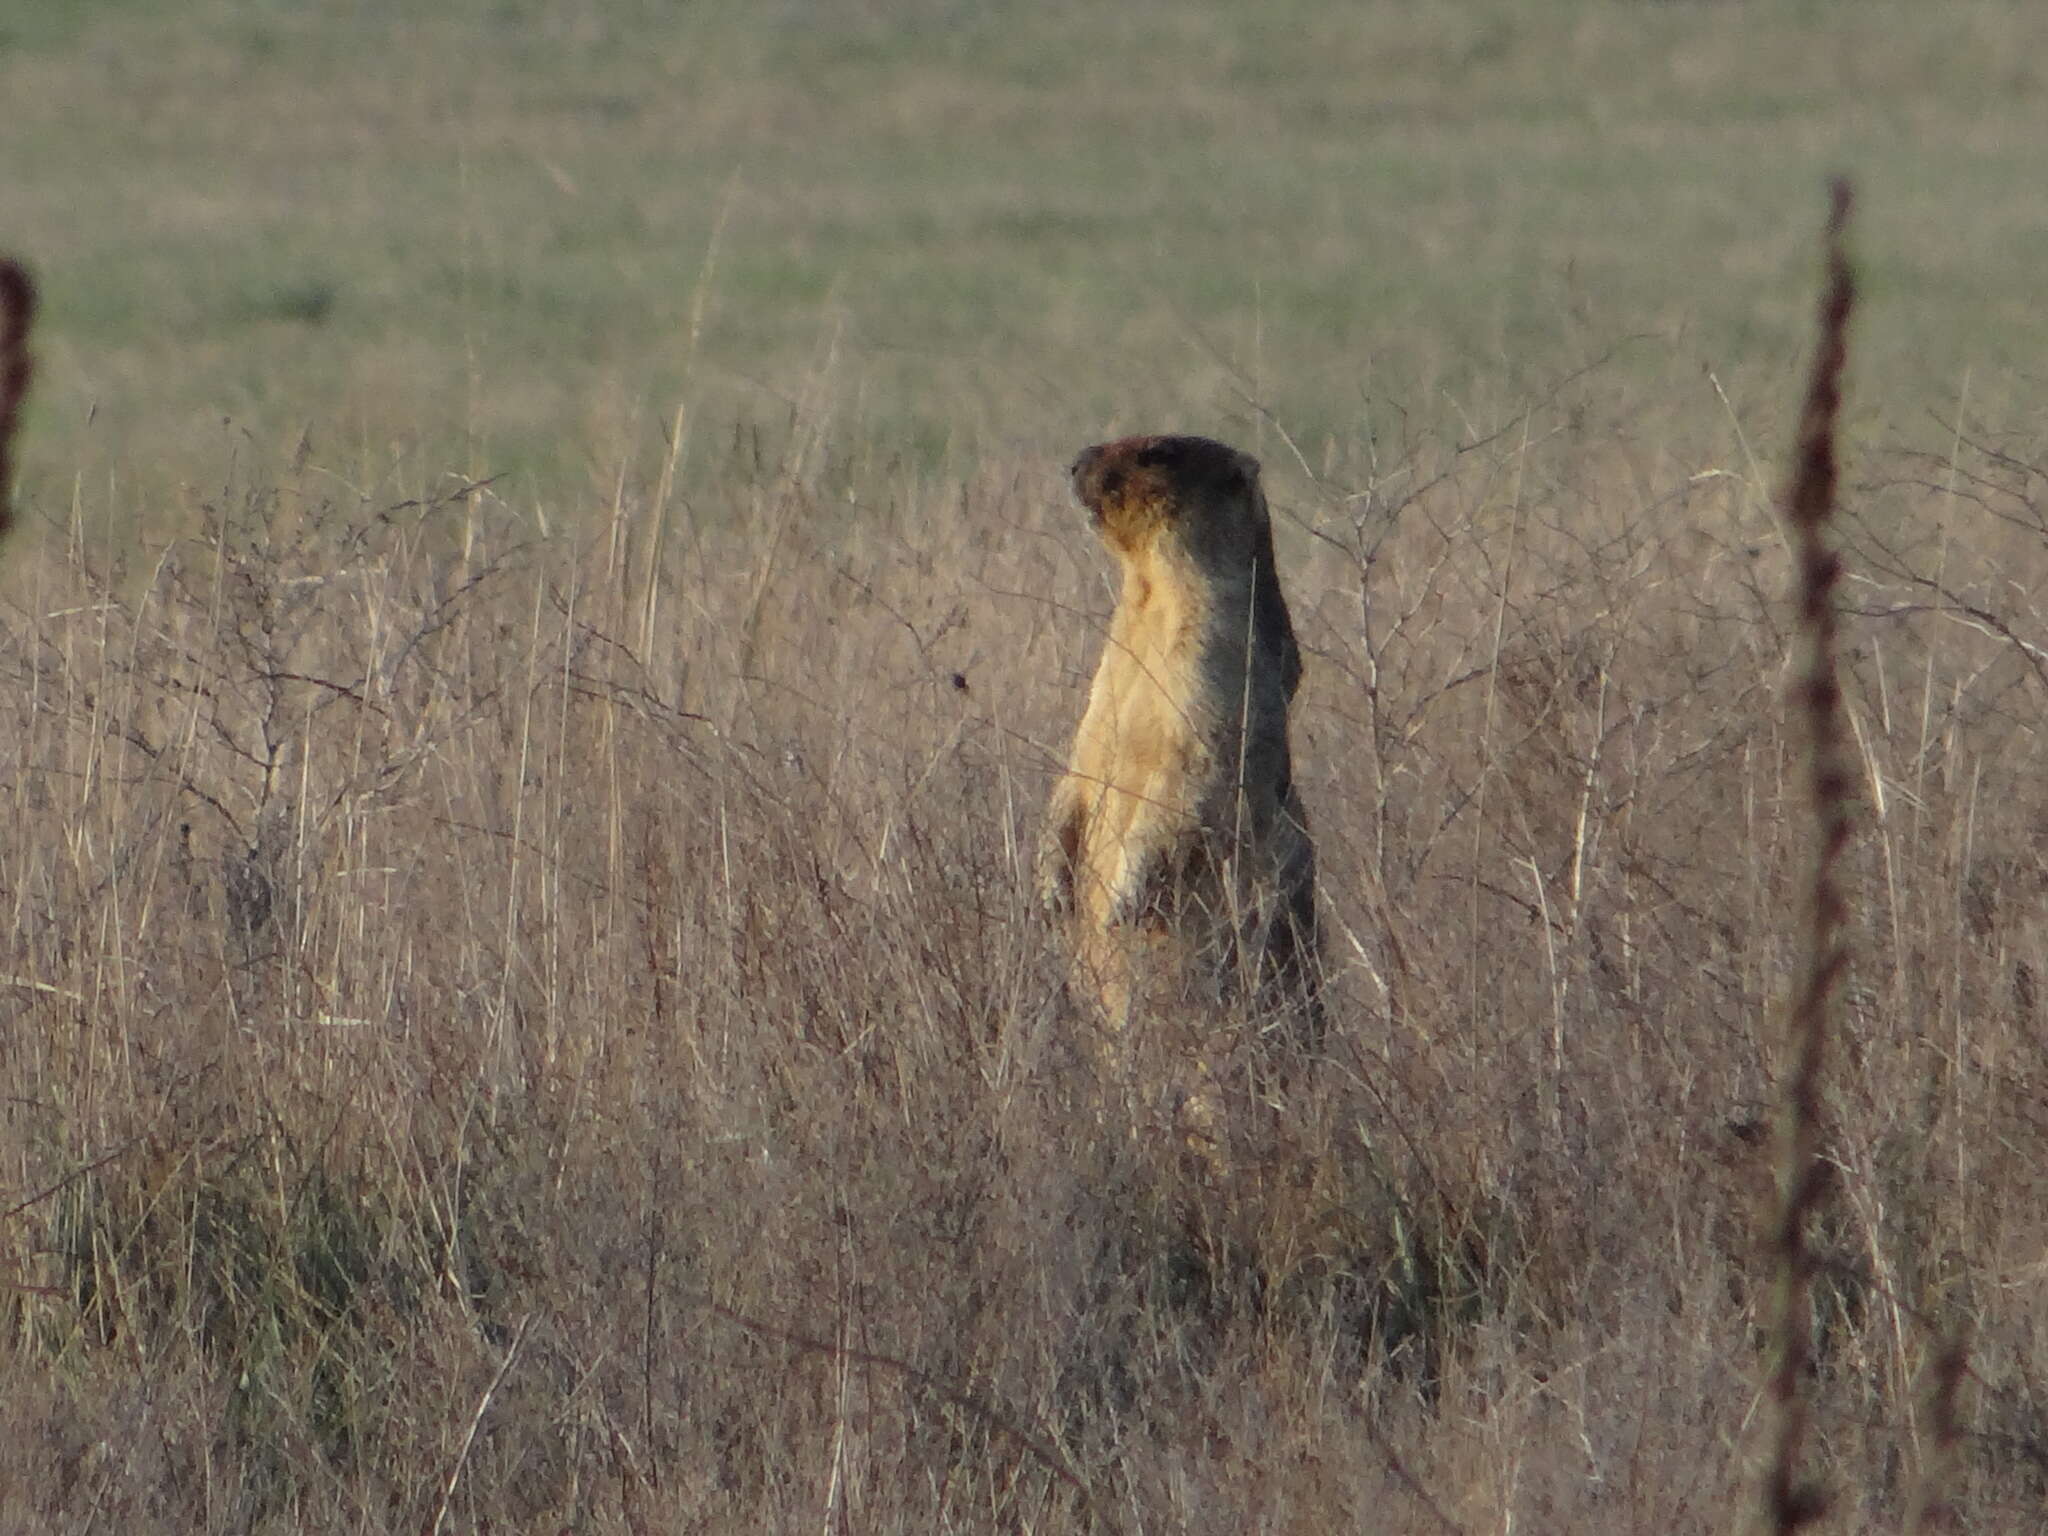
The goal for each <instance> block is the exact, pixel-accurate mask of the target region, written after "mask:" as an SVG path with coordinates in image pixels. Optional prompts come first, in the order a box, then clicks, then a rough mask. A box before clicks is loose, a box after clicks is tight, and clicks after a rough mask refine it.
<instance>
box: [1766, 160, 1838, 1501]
mask: <svg viewBox="0 0 2048 1536" xmlns="http://www.w3.org/2000/svg"><path fill="white" fill-rule="evenodd" d="M1832 190H1833V209H1832V212H1831V213H1830V215H1829V218H1828V229H1827V283H1826V286H1825V288H1824V289H1823V290H1822V293H1821V302H1820V344H1819V347H1818V348H1817V350H1816V351H1815V353H1814V359H1813V372H1812V375H1811V376H1810V378H1809V379H1808V382H1807V387H1806V401H1805V405H1804V406H1803V408H1802V410H1801V413H1800V419H1799V439H1798V443H1797V447H1796V456H1795V459H1794V462H1793V470H1792V482H1791V485H1790V486H1789V487H1788V488H1787V490H1786V494H1785V516H1786V521H1787V522H1788V523H1789V524H1790V525H1791V530H1792V537H1793V541H1794V554H1795V557H1796V559H1797V562H1798V578H1797V579H1798V605H1799V626H1798V634H1799V642H1798V643H1799V646H1800V649H1801V651H1802V653H1803V654H1802V657H1801V661H1800V666H1799V670H1798V677H1797V684H1796V687H1797V699H1798V710H1799V713H1800V714H1801V715H1802V716H1803V718H1804V719H1805V722H1806V735H1807V740H1806V751H1805V766H1806V783H1807V794H1808V796H1809V798H1810V800H1811V803H1812V807H1813V817H1814V824H1815V827H1816V829H1817V831H1818V837H1817V839H1816V843H1817V846H1816V848H1815V852H1814V860H1813V872H1812V883H1811V886H1810V889H1809V896H1808V903H1807V913H1806V921H1807V935H1806V944H1807V954H1806V961H1805V965H1804V967H1803V971H1802V974H1801V976H1800V978H1799V984H1798V990H1797V993H1796V994H1795V996H1794V998H1793V1001H1792V1008H1791V1012H1790V1016H1789V1020H1788V1024H1789V1032H1790V1039H1789V1040H1788V1042H1787V1045H1788V1047H1789V1055H1790V1063H1789V1067H1788V1069H1787V1071H1786V1075H1785V1079H1784V1085H1783V1094H1782V1102H1781V1104H1780V1109H1779V1114H1780V1121H1779V1130H1778V1204H1777V1210H1776V1213H1775V1216H1774V1219H1773V1221H1772V1224H1771V1233H1770V1244H1771V1256H1772V1265H1773V1269H1774V1272H1775V1288H1776V1296H1775V1303H1774V1308H1773V1316H1772V1319H1771V1333H1770V1339H1771V1354H1772V1359H1771V1369H1770V1378H1769V1381H1768V1383H1767V1387H1768V1391H1769V1395H1770V1401H1771V1405H1772V1408H1773V1412H1774V1423H1773V1426H1772V1444H1771V1459H1770V1465H1769V1469H1768V1471H1767V1473H1766V1475H1765V1480H1764V1485H1763V1489H1762V1515H1763V1520H1764V1525H1765V1528H1766V1529H1767V1530H1770V1531H1774V1532H1791V1531H1797V1530H1799V1529H1800V1528H1801V1527H1803V1526H1805V1525H1808V1524H1810V1523H1811V1522H1813V1521H1814V1520H1816V1519H1817V1518H1819V1516H1820V1514H1821V1512H1822V1510H1823V1508H1824V1507H1825V1503H1826V1500H1825V1496H1824V1494H1823V1492H1822V1489H1821V1486H1820V1484H1819V1483H1818V1482H1817V1481H1815V1480H1813V1479H1810V1478H1803V1477H1802V1476H1801V1475H1800V1470H1799V1454H1800V1448H1801V1445H1802V1443H1803V1442H1804V1440H1805V1437H1806V1425H1807V1417H1808V1404H1807V1400H1806V1374H1807V1367H1808V1365H1809V1363H1810V1361H1811V1359H1812V1354H1813V1339H1812V1318H1811V1314H1810V1310H1809V1309H1810V1306H1811V1297H1810V1292H1811V1288H1812V1278H1813V1269H1814V1257H1813V1252H1812V1250H1811V1249H1810V1248H1809V1247H1808V1245H1807V1240H1806V1227H1807V1222H1808V1220H1809V1219H1810V1218H1811V1217H1812V1215H1813V1213H1814V1211H1815V1209H1816V1208H1817V1207H1818V1205H1819V1203H1820V1198H1821V1193H1822V1190H1823V1187H1824V1185H1825V1182H1826V1170H1825V1166H1824V1164H1823V1161H1822V1158H1821V1152H1820V1117H1821V1066H1822V1059H1823V1056H1824V1054H1825V1051H1826V1046H1827V1036H1828V1024H1829V1017H1830V1015H1831V1014H1832V1013H1833V1011H1834V1009H1835V1005H1836V998H1837V996H1838V994H1839V992H1840V990H1841V984H1842V977H1843V975H1844V973H1845V972H1846V970H1847V968H1848V962H1849V952H1848V946H1847V943H1846V942H1845V940H1844V937H1843V928H1844V925H1845V922H1846V919H1847V915H1848V905H1847V902H1846V901H1845V899H1844V897H1843V894H1842V889H1841V884H1840V875H1839V866H1840V864H1841V859H1842V853H1843V850H1844V849H1845V848H1846V847H1847V846H1848V842H1849V786H1850V782H1851V780H1850V772H1851V769H1850V761H1849V753H1848V748H1847V745H1846V743H1845V740H1844V735H1843V729H1842V685H1841V680H1840V678H1839V677H1838V675H1837V673H1836V668H1835V606H1834V603H1835V598H1834V592H1835V583H1836V581H1837V580H1838V579H1839V577H1840V575H1841V557H1840V556H1839V555H1837V554H1836V553H1835V551H1834V548H1833V547H1832V545H1831V543H1830V541H1829V538H1828V524H1829V522H1830V520H1831V519H1832V518H1833V516H1834V510H1835V481H1836V465H1835V424H1836V420H1837V418H1838V417H1839V416H1840V414H1841V405H1842V368H1843V365H1844V364H1845V363H1846V362H1847V360H1848V355H1849V344H1848V327H1849V312H1850V310H1851V308H1852V307H1853V306H1854V303H1855V296H1856V283H1855V276H1854V274H1853V273H1852V272H1851V270H1850V267H1849V258H1848V254H1847V252H1846V250H1845V247H1844V239H1843V236H1844V231H1845V230H1846V228H1847V225H1848V221H1849V204H1850V188H1849V182H1848V181H1847V179H1846V178H1837V179H1836V181H1835V182H1834V186H1833V189H1832Z"/></svg>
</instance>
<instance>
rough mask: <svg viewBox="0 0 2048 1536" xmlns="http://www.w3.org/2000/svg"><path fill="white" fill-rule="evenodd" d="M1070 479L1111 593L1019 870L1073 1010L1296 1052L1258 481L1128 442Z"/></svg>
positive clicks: (1217, 463) (1307, 1029)
mask: <svg viewBox="0 0 2048 1536" xmlns="http://www.w3.org/2000/svg"><path fill="white" fill-rule="evenodd" d="M1072 477H1073V486H1074V493H1075V495H1076V496H1077V497H1078V498H1079V499H1080V501H1081V503H1082V505H1083V506H1085V507H1086V508H1087V509H1088V510H1089V512H1090V513H1092V514H1093V517H1094V522H1095V527H1096V531H1097V532H1098V533H1100V534H1101V536H1102V540H1103V542H1104V543H1105V544H1107V545H1108V546H1109V549H1110V552H1111V553H1112V554H1114V555H1115V556H1116V558H1117V562H1118V564H1119V565H1120V566H1121V567H1122V575H1123V591H1122V593H1121V595H1120V596H1119V597H1118V599H1117V606H1116V614H1115V617H1114V618H1113V619H1112V620H1111V621H1110V628H1109V638H1108V640H1107V641H1106V642H1105V643H1104V645H1103V648H1102V661H1101V664H1100V665H1099V666H1098V667H1097V669H1096V673H1095V683H1094V686H1093V687H1092V689H1091V690H1090V691H1089V695H1088V709H1087V713H1086V714H1085V715H1083V716H1082V719H1081V726H1080V730H1079V731H1078V732H1077V733H1076V735H1075V738H1074V751H1073V757H1072V760H1071V762H1070V764H1069V765H1068V768H1067V771H1066V773H1065V774H1064V775H1063V776H1062V777H1061V779H1060V781H1059V783H1058V785H1057V786H1056V787H1055V788H1054V790H1053V794H1052V804H1051V808H1050V811H1049V813H1048V816H1047V823H1046V828H1045V835H1044V839H1043V842H1042V844H1041V847H1040V851H1039V885H1040V892H1041V894H1042V896H1043V897H1044V899H1045V901H1046V903H1047V905H1048V906H1049V907H1050V908H1051V909H1052V910H1054V911H1055V912H1056V913H1059V914H1061V915H1063V916H1066V917H1067V918H1068V919H1069V920H1070V921H1071V923H1072V926H1073V930H1074V947H1075V957H1074V958H1075V971H1074V984H1075V990H1076V991H1077V992H1080V993H1082V994H1084V995H1086V996H1090V997H1093V998H1094V999H1097V1000H1099V1002H1100V1004H1101V1007H1102V1012H1103V1015H1104V1023H1106V1024H1107V1025H1108V1026H1109V1028H1110V1029H1111V1030H1112V1031H1122V1030H1123V1029H1124V1028H1125V1027H1126V1026H1127V1025H1130V1024H1131V1023H1132V1022H1133V1021H1134V1020H1136V1019H1138V1018H1140V1017H1143V1016H1146V1015H1149V1014H1151V1013H1152V1012H1153V1011H1155V1009H1156V1010H1158V1011H1160V1012H1162V1013H1164V1012H1173V1011H1178V1012H1179V1013H1180V1015H1181V1016H1183V1017H1185V1012H1186V1010H1185V1009H1184V1008H1180V1009H1178V1010H1176V1006H1175V1005H1176V1004H1182V1005H1184V1004H1186V1003H1188V1002H1194V1003H1197V1004H1216V1003H1221V1004H1235V1005H1237V1006H1239V1007H1243V1006H1245V1005H1247V1004H1248V1005H1250V1007H1251V1008H1252V1009H1253V1010H1254V1011H1256V1012H1263V1011H1266V1010H1269V1009H1272V1010H1281V1009H1285V1010H1290V1011H1291V1012H1292V1013H1293V1014H1294V1016H1295V1019H1296V1022H1297V1027H1298V1029H1299V1032H1300V1033H1301V1034H1303V1035H1306V1036H1307V1038H1308V1040H1309V1042H1310V1043H1311V1044H1313V1043H1314V1040H1315V1037H1316V1036H1317V1035H1318V1034H1319V1032H1320V1014H1319V1011H1318V1008H1317V1004H1316V998H1315V987H1316V978H1317V970H1316V909H1315V852H1314V849H1313V847H1312V845H1311V844H1310V842H1309V837H1308V823H1307V819H1306V817H1305V816H1304V815H1303V813H1302V808H1301V800H1300V797H1299V796H1298V795H1297V794H1296V793H1295V790H1294V776H1293V765H1292V759H1291V756H1290V754H1289V751H1288V745H1287V710H1288V705H1289V703H1290V702H1291V701H1292V699H1293V697H1294V690H1295V687H1296V685H1297V684H1298V683H1299V682H1300V680H1301V655H1300V651H1299V649H1298V648H1297V647H1296V644H1295V639H1294V626H1293V624H1292V623H1291V622H1290V621H1289V619H1288V615H1287V602H1286V600H1285V599H1284V598H1283V597H1282V596H1281V594H1280V580H1279V576H1278V575H1277V573H1276V572H1275V571H1274V568H1273V526H1272V520H1271V517H1270V515H1269V514H1268V512H1267V510H1266V498H1265V495H1264V493H1263V492H1261V491H1260V489H1259V463H1258V460H1256V459H1254V458H1252V457H1251V456H1250V455H1249V454H1244V453H1239V452H1237V451H1236V450H1235V449H1232V448H1228V447H1226V446H1224V445H1223V444H1222V443H1217V442H1212V441H1210V440H1209V439H1208V438H1204V437H1127V438H1124V439H1122V440H1121V441H1119V442H1114V443H1106V444H1104V445H1102V446H1100V447H1096V448H1090V449H1088V450H1087V451H1086V452H1084V453H1083V454H1082V455H1081V456H1080V457H1079V458H1078V459H1076V460H1075V461H1074V465H1073V470H1072ZM1203 1012H1204V1013H1205V1014H1206V1015H1207V1016H1208V1017H1210V1018H1213V1017H1214V1015H1215V1014H1216V1012H1217V1010H1216V1009H1215V1008H1214V1007H1207V1008H1205V1009H1204V1010H1203ZM1199 1067H1200V1070H1201V1071H1202V1072H1204V1073H1206V1072H1207V1065H1206V1063H1201V1064H1199ZM1204 1097H1207V1095H1206V1094H1204Z"/></svg>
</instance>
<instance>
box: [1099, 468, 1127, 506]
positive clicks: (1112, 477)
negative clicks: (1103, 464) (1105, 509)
mask: <svg viewBox="0 0 2048 1536" xmlns="http://www.w3.org/2000/svg"><path fill="white" fill-rule="evenodd" d="M1123 488H1124V472H1123V471H1122V470H1120V469H1105V470H1104V471H1103V472H1102V478H1101V479H1100V480H1099V481H1097V482H1096V492H1097V494H1098V495H1100V496H1101V497H1103V499H1104V500H1107V499H1109V498H1110V497H1113V496H1118V495H1121V494H1122V492H1123Z"/></svg>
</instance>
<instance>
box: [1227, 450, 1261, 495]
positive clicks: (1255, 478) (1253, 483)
mask: <svg viewBox="0 0 2048 1536" xmlns="http://www.w3.org/2000/svg"><path fill="white" fill-rule="evenodd" d="M1233 453H1234V454H1235V456H1236V460H1237V472H1238V474H1240V475H1242V476H1243V477H1244V488H1245V489H1246V490H1248V491H1256V490H1257V489H1258V488H1259V468H1260V466H1259V461H1258V460H1257V459H1255V458H1253V457H1252V456H1251V455H1250V454H1248V453H1246V452H1245V451H1244V450H1243V449H1241V448H1239V449H1234V450H1233Z"/></svg>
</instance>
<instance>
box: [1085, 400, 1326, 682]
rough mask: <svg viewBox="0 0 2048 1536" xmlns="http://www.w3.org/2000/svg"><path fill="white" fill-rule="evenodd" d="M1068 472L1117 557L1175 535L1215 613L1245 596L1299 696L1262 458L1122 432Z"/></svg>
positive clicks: (1140, 552)
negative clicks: (1217, 601)
mask: <svg viewBox="0 0 2048 1536" xmlns="http://www.w3.org/2000/svg"><path fill="white" fill-rule="evenodd" d="M1068 473H1069V474H1070V475H1071V476H1072V478H1073V482H1074V495H1075V496H1076V497H1077V498H1078V499H1079V500H1080V502H1081V505H1082V506H1084V507H1086V508H1087V509H1088V511H1089V513H1090V514H1091V515H1092V516H1093V517H1094V519H1095V531H1096V532H1097V533H1099V534H1101V535H1102V539H1103V542H1104V543H1105V544H1107V545H1108V546H1109V547H1110V549H1111V550H1113V551H1114V552H1115V554H1116V557H1117V559H1118V561H1119V562H1122V563H1124V564H1125V565H1126V566H1127V567H1128V566H1130V565H1131V564H1132V563H1133V562H1139V561H1143V560H1144V557H1145V556H1147V555H1148V554H1150V553H1152V552H1153V551H1155V550H1156V549H1157V548H1158V546H1159V544H1160V543H1161V541H1162V540H1171V541H1172V542H1173V543H1174V544H1175V545H1177V546H1178V548H1179V550H1180V551H1181V553H1182V554H1183V555H1184V556H1185V557H1186V558H1187V559H1188V560H1189V561H1191V562H1192V563H1193V565H1194V566H1195V568H1196V569H1197V570H1198V571H1199V572H1201V578H1202V584H1203V587H1204V588H1205V590H1206V591H1207V593H1208V595H1209V596H1210V597H1211V599H1212V600H1213V599H1220V600H1221V603H1220V606H1218V607H1217V608H1216V609H1215V612H1216V613H1217V614H1218V615H1219V617H1220V616H1221V615H1223V614H1225V613H1229V614H1233V615H1234V614H1235V613H1236V612H1238V611H1240V610H1239V609H1238V606H1237V605H1238V604H1240V603H1242V604H1244V605H1246V606H1247V607H1248V609H1249V616H1250V624H1251V636H1252V643H1253V647H1254V649H1255V650H1256V651H1257V652H1258V653H1260V654H1262V655H1265V656H1268V657H1271V658H1272V660H1273V661H1274V664H1275V666H1276V667H1277V675H1278V677H1279V679H1280V682H1281V685H1282V687H1283V688H1284V689H1285V691H1286V696H1287V697H1288V698H1290V699H1291V698H1293V697H1294V690H1295V688H1296V686H1297V685H1298V684H1299V683H1300V681H1301V652H1300V648H1299V647H1298V646H1297V645H1296V643H1295V639H1294V625H1293V622H1292V620H1291V619H1290V618H1289V616H1288V613H1287V599H1286V598H1285V597H1283V596H1282V595H1281V592H1280V573H1279V572H1278V571H1277V570H1276V569H1275V568H1274V563H1273V519H1272V516H1271V514H1270V513H1268V512H1267V510H1266V496H1265V492H1263V491H1262V490H1260V489H1259V461H1258V460H1257V459H1255V458H1253V457H1252V456H1251V455H1250V454H1248V453H1239V452H1238V451H1237V450H1236V449H1235V448H1232V447H1229V446H1227V445H1226V444H1223V443H1219V442H1214V441H1212V440H1211V439H1209V438H1206V437H1125V438H1119V439H1118V440H1117V441H1115V442H1113V443H1102V444H1099V445H1097V446H1096V447H1093V448H1087V449H1083V450H1082V452H1081V456H1080V457H1079V458H1077V459H1075V460H1074V463H1073V467H1072V469H1071V470H1069V472H1068ZM1234 626H1235V619H1234V618H1233V620H1232V627H1234ZM1237 632H1238V633H1242V632H1243V631H1242V630H1238V631H1237Z"/></svg>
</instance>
